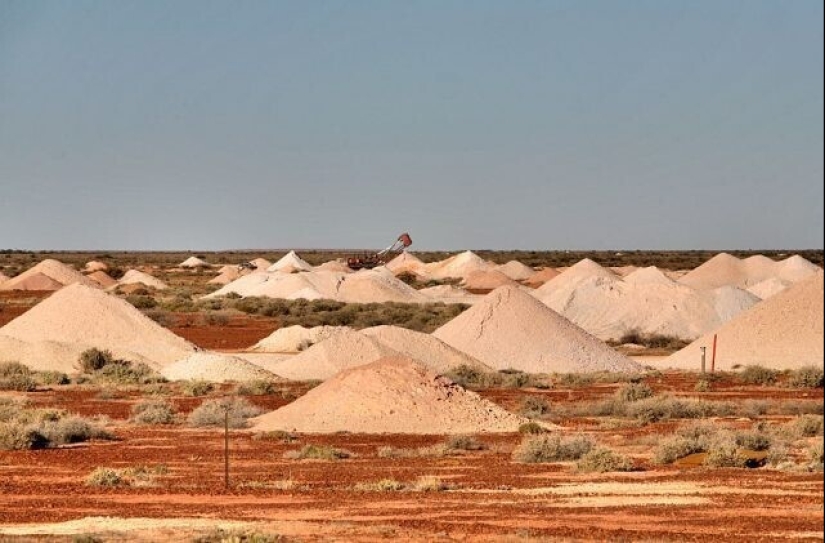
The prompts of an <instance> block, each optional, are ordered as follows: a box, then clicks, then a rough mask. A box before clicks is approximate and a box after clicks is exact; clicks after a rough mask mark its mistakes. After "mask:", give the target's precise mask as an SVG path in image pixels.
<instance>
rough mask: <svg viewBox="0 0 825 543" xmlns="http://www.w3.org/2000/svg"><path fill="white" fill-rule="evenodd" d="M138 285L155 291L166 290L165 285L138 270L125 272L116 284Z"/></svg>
mask: <svg viewBox="0 0 825 543" xmlns="http://www.w3.org/2000/svg"><path fill="white" fill-rule="evenodd" d="M138 283H140V284H141V285H145V286H147V287H151V288H153V289H157V290H164V289H166V288H168V286H167V285H166V283H164V282H163V281H161V280H160V279H158V278H157V277H153V276H151V275H149V274H148V273H145V272H142V271H139V270H129V271H127V272H126V273H124V274H123V277H121V278H120V280H119V281H118V284H120V285H137V284H138Z"/></svg>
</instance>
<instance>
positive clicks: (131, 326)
mask: <svg viewBox="0 0 825 543" xmlns="http://www.w3.org/2000/svg"><path fill="white" fill-rule="evenodd" d="M0 335H4V336H8V337H12V338H15V339H18V340H21V341H24V342H31V343H37V342H42V341H55V342H60V343H66V344H68V345H70V346H71V345H81V346H84V347H96V348H99V349H109V350H111V351H112V352H113V353H115V355H117V356H120V357H123V358H127V359H129V360H133V361H142V362H146V363H149V364H151V365H153V366H155V367H159V366H164V365H167V364H171V363H172V362H175V361H176V360H180V359H181V358H183V357H185V356H187V355H188V354H190V353H192V352H193V351H194V350H195V347H194V346H193V345H192V344H190V343H189V342H187V341H185V340H184V339H182V338H180V337H178V336H176V335H174V334H173V333H172V332H170V331H168V330H166V329H164V328H162V327H161V326H159V325H158V324H157V323H155V322H154V321H153V320H151V319H150V318H148V317H146V316H144V315H143V313H141V312H140V311H138V310H137V309H135V308H134V307H133V306H132V305H131V304H130V303H128V302H126V301H125V300H121V299H120V298H117V297H116V296H111V295H109V294H106V293H105V292H103V291H102V290H98V289H93V288H89V287H86V286H84V285H77V284H75V285H69V286H67V287H64V288H62V289H60V290H59V291H57V292H56V293H54V294H53V295H52V296H51V297H49V298H47V299H45V300H43V301H42V302H40V303H39V304H37V305H36V306H35V307H33V308H31V309H30V310H29V311H27V312H26V313H24V314H23V315H21V316H19V317H17V318H16V319H14V320H13V321H11V322H10V323H8V324H7V325H6V326H4V327H3V328H0ZM7 354H8V353H0V358H8V356H7ZM12 359H14V358H13V357H12ZM21 362H24V363H25V361H23V360H21ZM58 362H60V363H62V364H64V363H65V361H56V364H57V363H58ZM74 362H75V361H74V360H72V361H71V363H74Z"/></svg>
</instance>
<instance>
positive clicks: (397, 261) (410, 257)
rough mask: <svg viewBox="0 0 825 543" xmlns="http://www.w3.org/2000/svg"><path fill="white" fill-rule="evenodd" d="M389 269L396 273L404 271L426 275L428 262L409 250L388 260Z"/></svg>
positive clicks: (399, 273)
mask: <svg viewBox="0 0 825 543" xmlns="http://www.w3.org/2000/svg"><path fill="white" fill-rule="evenodd" d="M387 269H388V270H390V271H391V272H392V273H394V274H395V275H401V274H402V273H412V274H415V275H426V273H427V272H426V264H424V262H422V261H421V260H420V259H419V258H418V257H417V256H415V255H414V254H412V253H408V252H407V251H404V252H402V253H401V254H400V255H398V256H397V257H395V258H393V259H392V260H390V261H389V262H387Z"/></svg>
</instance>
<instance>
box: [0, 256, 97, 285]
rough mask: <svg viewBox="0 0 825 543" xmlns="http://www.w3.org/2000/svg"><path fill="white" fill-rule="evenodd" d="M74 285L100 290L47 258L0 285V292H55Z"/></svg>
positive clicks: (71, 269)
mask: <svg viewBox="0 0 825 543" xmlns="http://www.w3.org/2000/svg"><path fill="white" fill-rule="evenodd" d="M74 283H80V284H81V285H86V286H87V287H92V288H100V287H99V286H98V284H97V283H95V282H94V281H92V280H91V279H88V278H87V277H86V276H85V275H83V274H82V273H80V272H79V271H77V270H76V269H74V268H72V267H71V266H67V265H66V264H63V263H62V262H58V261H57V260H53V259H51V258H49V259H46V260H44V261H42V262H40V263H39V264H37V265H36V266H34V267H32V268H30V269H28V270H26V271H25V272H23V273H21V274H20V275H18V276H17V277H13V278H11V279H9V280H8V281H5V282H4V283H3V284H2V285H0V290H57V289H59V288H61V287H63V286H65V285H71V284H74Z"/></svg>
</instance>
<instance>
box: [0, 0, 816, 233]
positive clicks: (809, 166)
mask: <svg viewBox="0 0 825 543" xmlns="http://www.w3.org/2000/svg"><path fill="white" fill-rule="evenodd" d="M822 43H823V7H822V2H816V1H813V0H795V1H792V2H786V1H779V0H777V1H771V2H766V1H758V0H740V1H733V0H723V1H693V2H676V1H649V2H646V1H627V2H617V1H596V0H592V1H586V2H581V1H550V0H545V1H540V2H539V1H515V2H503V1H499V2H488V1H449V0H448V1H411V2H400V1H399V2H387V1H374V2H373V1H357V2H356V1H353V2H340V1H335V2H333V1H314V2H303V1H294V2H278V1H270V2H259V1H244V2H228V1H227V2H206V1H198V2H194V1H192V2H189V1H175V2H161V1H152V0H147V1H133V2H130V1H123V2H104V1H97V2H89V1H73V2H64V1H40V0H26V1H17V0H0V248H32V249H46V248H54V249H104V248H108V249H114V248H125V249H175V248H179V249H224V248H248V247H252V248H275V247H278V248H285V247H324V248H333V247H381V246H384V245H386V244H387V243H388V242H390V241H392V239H394V238H395V236H397V234H399V233H400V232H402V231H409V232H410V233H411V234H412V237H413V239H414V240H415V246H416V247H418V248H421V249H425V248H426V249H461V248H519V249H574V248H581V249H603V248H627V249H630V248H642V249H644V248H648V249H691V248H707V249H722V248H822V246H823V47H822Z"/></svg>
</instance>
